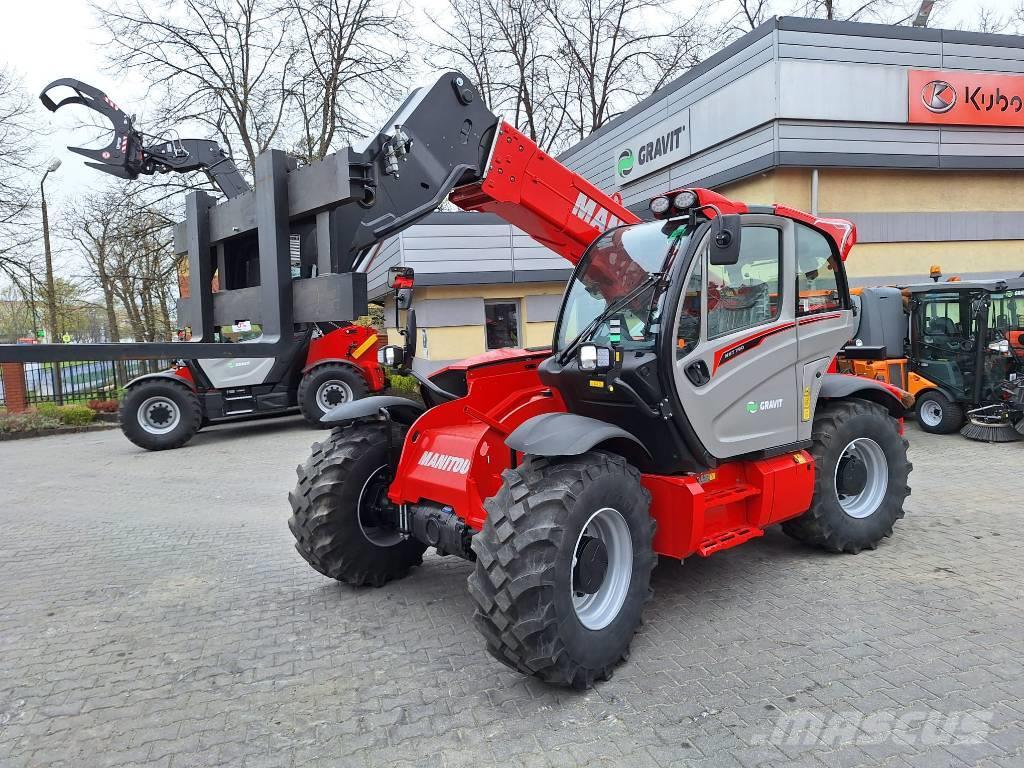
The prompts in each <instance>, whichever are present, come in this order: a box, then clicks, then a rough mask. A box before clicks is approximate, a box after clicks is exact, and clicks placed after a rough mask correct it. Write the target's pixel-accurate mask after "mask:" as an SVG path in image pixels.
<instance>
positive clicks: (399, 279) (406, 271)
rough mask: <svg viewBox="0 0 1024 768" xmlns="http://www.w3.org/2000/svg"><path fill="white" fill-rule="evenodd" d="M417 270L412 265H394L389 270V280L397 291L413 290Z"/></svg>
mask: <svg viewBox="0 0 1024 768" xmlns="http://www.w3.org/2000/svg"><path fill="white" fill-rule="evenodd" d="M415 278H416V272H415V270H414V269H413V268H412V267H400V266H394V267H391V269H389V270H388V282H389V284H390V285H391V287H392V288H394V289H395V290H396V291H404V290H412V286H413V283H414V282H415Z"/></svg>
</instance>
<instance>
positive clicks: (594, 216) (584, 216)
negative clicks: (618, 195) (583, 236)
mask: <svg viewBox="0 0 1024 768" xmlns="http://www.w3.org/2000/svg"><path fill="white" fill-rule="evenodd" d="M572 215H573V216H575V217H576V218H577V219H579V220H580V221H582V222H583V223H584V224H589V225H590V226H592V227H594V229H599V230H601V231H602V232H604V231H605V230H606V229H611V228H612V227H617V226H619V225H620V224H622V220H621V219H620V218H619V217H618V216H616V215H614V214H612V213H608V211H606V210H605V209H604V208H602V207H601V206H600V205H598V204H597V202H596V201H594V200H591V199H590V198H589V197H587V196H586V195H585V194H584V193H582V192H580V195H579V197H577V198H576V205H574V206H573V207H572Z"/></svg>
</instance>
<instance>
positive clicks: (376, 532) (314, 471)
mask: <svg viewBox="0 0 1024 768" xmlns="http://www.w3.org/2000/svg"><path fill="white" fill-rule="evenodd" d="M389 428H390V429H393V430H394V433H393V435H392V444H393V445H401V444H402V439H403V437H404V434H403V430H401V429H399V428H398V427H395V426H390V427H389V426H388V425H387V424H357V425H353V426H350V427H343V428H340V429H335V430H334V431H333V432H331V434H330V436H329V437H328V438H327V440H325V441H324V442H323V443H314V444H313V455H312V456H310V457H309V459H308V460H307V461H306V463H305V464H301V465H300V466H299V467H298V469H297V470H296V471H297V473H298V476H299V482H298V484H297V485H296V486H295V490H294V491H292V492H291V493H289V494H288V501H289V502H290V503H291V507H292V516H291V519H290V520H289V521H288V527H289V528H290V529H291V532H292V535H293V536H295V549H296V550H297V551H298V553H299V554H300V555H302V557H303V559H305V561H306V562H307V563H309V564H310V566H312V567H313V569H314V570H316V571H318V572H320V573H322V574H323V575H324V576H327V577H328V578H331V579H337V580H338V581H344V582H346V583H347V584H353V585H355V586H364V585H367V584H369V585H373V586H375V587H380V586H383V585H384V584H386V583H387V582H389V581H392V580H394V579H400V578H402V577H403V576H405V575H406V573H408V572H409V569H410V568H412V567H413V566H414V565H419V564H420V563H421V562H423V552H424V550H425V549H426V545H424V544H421V543H420V542H418V541H416V540H415V539H409V538H405V537H404V536H402V534H400V533H399V532H398V531H397V530H396V529H395V528H394V526H393V525H392V523H391V521H390V520H389V516H388V515H387V513H386V509H385V507H386V505H387V499H386V497H387V490H388V477H389V469H388V467H389V456H388V434H387V430H388V429H389Z"/></svg>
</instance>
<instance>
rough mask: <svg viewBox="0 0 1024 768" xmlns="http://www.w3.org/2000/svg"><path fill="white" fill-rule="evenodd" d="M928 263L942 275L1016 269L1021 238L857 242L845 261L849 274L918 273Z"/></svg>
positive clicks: (1023, 251)
mask: <svg viewBox="0 0 1024 768" xmlns="http://www.w3.org/2000/svg"><path fill="white" fill-rule="evenodd" d="M932 264H938V265H940V266H941V267H942V274H943V275H945V276H946V277H952V276H953V275H958V274H964V273H969V272H1007V271H1010V272H1016V271H1019V270H1020V269H1022V268H1024V241H1021V240H976V241H963V242H952V243H948V242H942V243H861V244H859V245H855V246H854V247H853V251H851V252H850V258H849V259H847V261H846V272H847V274H849V275H850V277H855V278H861V277H875V276H878V277H886V276H889V275H918V276H920V278H921V282H926V281H927V279H928V269H929V267H930V266H931V265H932Z"/></svg>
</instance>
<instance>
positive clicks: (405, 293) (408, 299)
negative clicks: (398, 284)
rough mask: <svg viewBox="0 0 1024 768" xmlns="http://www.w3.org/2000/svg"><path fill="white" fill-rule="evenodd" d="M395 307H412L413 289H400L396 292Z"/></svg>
mask: <svg viewBox="0 0 1024 768" xmlns="http://www.w3.org/2000/svg"><path fill="white" fill-rule="evenodd" d="M395 306H397V307H398V308H399V309H408V308H409V307H411V306H412V288H399V289H398V290H397V291H395Z"/></svg>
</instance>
